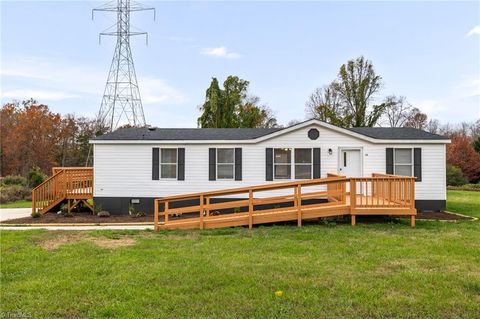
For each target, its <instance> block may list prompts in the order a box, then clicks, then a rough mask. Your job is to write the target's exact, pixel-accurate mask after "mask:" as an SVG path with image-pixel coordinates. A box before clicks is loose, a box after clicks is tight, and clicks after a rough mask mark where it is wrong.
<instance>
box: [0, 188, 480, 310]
mask: <svg viewBox="0 0 480 319" xmlns="http://www.w3.org/2000/svg"><path fill="white" fill-rule="evenodd" d="M448 209H449V210H451V211H456V212H459V213H463V214H466V215H475V216H477V217H480V193H478V192H477V193H473V192H472V193H468V192H461V191H451V192H449V203H448ZM127 240H128V241H129V242H128V243H129V245H125V246H123V247H122V242H125V243H127ZM132 240H133V241H134V242H133V246H132V245H131V244H132ZM0 243H1V249H2V256H1V257H2V264H1V265H2V266H1V288H0V289H1V295H0V305H2V306H1V307H2V308H1V311H0V312H2V315H3V314H11V313H14V314H15V313H19V312H21V313H23V314H29V315H30V316H31V317H34V318H65V317H71V318H112V317H116V318H141V317H145V318H150V317H158V318H400V317H401V318H475V317H478V314H479V313H480V222H478V221H476V222H466V221H464V222H458V223H445V222H422V221H419V222H417V228H415V229H412V228H410V227H409V226H408V221H406V220H405V221H403V220H402V221H399V222H394V223H384V224H362V220H361V218H359V219H358V224H357V226H355V227H351V226H349V225H329V226H325V225H310V226H305V227H302V228H296V227H294V226H272V227H257V228H254V229H253V230H252V231H249V230H248V229H244V228H231V229H219V230H207V231H198V230H193V231H162V232H159V233H154V232H151V231H107V230H103V231H94V232H84V233H79V232H47V231H41V230H32V231H22V232H19V231H3V230H2V233H1V238H0ZM52 243H55V244H57V245H58V244H61V243H64V244H63V245H60V246H58V247H52V246H51V244H52ZM101 243H103V244H101ZM105 243H107V245H106V246H105V245H104V244H105ZM108 243H110V244H108ZM111 243H117V244H118V245H116V246H112V245H111ZM277 290H281V291H283V292H284V295H283V297H275V291H277Z"/></svg>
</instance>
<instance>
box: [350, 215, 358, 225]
mask: <svg viewBox="0 0 480 319" xmlns="http://www.w3.org/2000/svg"><path fill="white" fill-rule="evenodd" d="M351 222H352V226H355V224H356V223H357V216H355V215H354V214H352V215H351Z"/></svg>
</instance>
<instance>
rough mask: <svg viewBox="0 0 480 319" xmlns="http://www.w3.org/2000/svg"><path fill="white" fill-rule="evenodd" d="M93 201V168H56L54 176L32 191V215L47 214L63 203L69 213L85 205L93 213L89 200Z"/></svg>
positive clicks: (53, 171) (53, 172) (53, 170)
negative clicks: (79, 205) (82, 204)
mask: <svg viewBox="0 0 480 319" xmlns="http://www.w3.org/2000/svg"><path fill="white" fill-rule="evenodd" d="M90 199H93V168H92V167H54V168H53V169H52V176H51V177H50V178H48V179H47V180H46V181H44V182H43V183H42V184H40V185H38V186H37V187H35V188H34V189H33V190H32V213H34V212H39V213H40V214H45V213H47V212H49V211H51V210H53V209H54V208H57V207H58V206H60V205H61V204H62V203H66V204H67V207H68V211H69V212H70V211H71V210H72V208H74V207H75V206H77V205H78V204H80V203H84V204H85V205H86V206H87V207H89V208H90V209H91V210H92V211H93V206H92V205H91V203H89V202H88V200H90Z"/></svg>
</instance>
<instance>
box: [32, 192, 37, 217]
mask: <svg viewBox="0 0 480 319" xmlns="http://www.w3.org/2000/svg"><path fill="white" fill-rule="evenodd" d="M35 208H36V207H35V190H32V214H33V213H35Z"/></svg>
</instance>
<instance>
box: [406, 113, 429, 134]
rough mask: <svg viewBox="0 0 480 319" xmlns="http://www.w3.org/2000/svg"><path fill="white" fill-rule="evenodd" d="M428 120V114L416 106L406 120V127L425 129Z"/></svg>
mask: <svg viewBox="0 0 480 319" xmlns="http://www.w3.org/2000/svg"><path fill="white" fill-rule="evenodd" d="M427 120H428V117H427V114H425V113H422V112H421V111H420V109H418V108H416V107H415V108H413V109H412V110H411V112H410V115H409V117H408V120H407V121H406V122H405V127H413V128H416V129H419V130H424V129H425V128H426V127H427Z"/></svg>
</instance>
